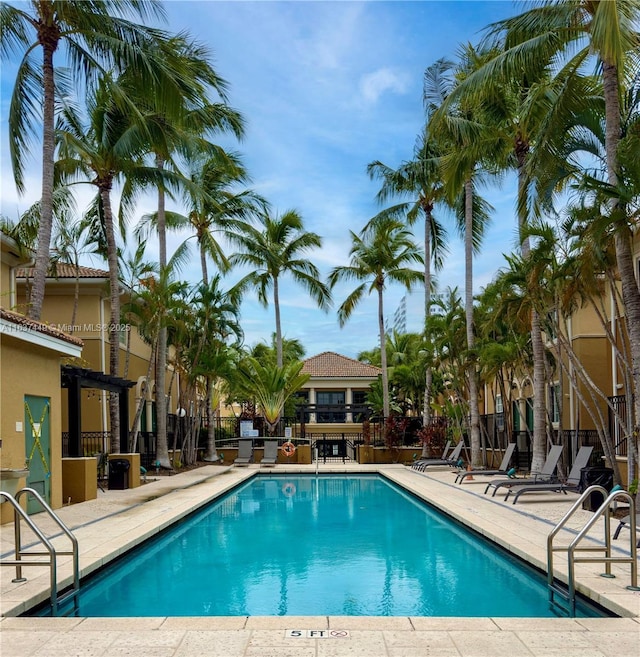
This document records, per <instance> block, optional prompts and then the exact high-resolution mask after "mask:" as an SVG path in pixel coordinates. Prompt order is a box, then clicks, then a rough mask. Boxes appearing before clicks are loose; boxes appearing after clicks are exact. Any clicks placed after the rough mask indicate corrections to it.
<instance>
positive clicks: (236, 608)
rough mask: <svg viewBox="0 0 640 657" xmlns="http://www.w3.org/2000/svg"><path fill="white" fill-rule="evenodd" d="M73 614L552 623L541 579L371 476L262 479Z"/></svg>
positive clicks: (154, 545) (89, 596) (91, 591)
mask: <svg viewBox="0 0 640 657" xmlns="http://www.w3.org/2000/svg"><path fill="white" fill-rule="evenodd" d="M61 611H62V613H65V610H64V609H63V610H61ZM66 613H75V614H76V615H78V616H238V615H242V616H245V615H247V616H257V615H276V616H282V615H296V616H297V615H304V616H307V615H310V616H314V615H347V616H409V615H412V616H525V617H533V616H553V615H555V614H554V613H553V611H552V610H551V609H550V608H549V603H548V600H547V590H546V581H545V580H544V579H543V577H542V576H540V575H539V574H538V573H536V572H535V571H533V570H532V569H530V568H528V567H526V566H524V565H523V564H522V563H520V562H519V561H517V560H516V559H514V558H512V557H510V556H509V555H508V554H507V553H505V552H503V551H501V550H500V549H498V548H496V547H495V546H494V545H492V544H490V543H488V542H485V541H483V540H482V539H480V538H478V537H477V536H475V535H474V534H471V533H469V532H468V531H466V530H465V529H464V528H463V527H461V526H459V525H458V524H456V523H454V522H452V521H450V520H448V519H447V518H446V517H444V516H442V515H441V514H439V513H438V512H436V511H434V510H432V509H431V508H430V507H429V506H428V505H425V504H423V503H422V502H420V501H418V500H416V499H415V498H413V497H412V496H411V495H409V494H407V493H406V492H404V491H403V490H402V489H400V488H399V487H397V486H395V485H394V484H392V483H390V482H388V481H387V480H386V479H384V478H382V477H378V476H371V475H369V476H355V477H354V476H349V477H343V476H319V477H314V476H305V475H302V476H294V477H291V476H286V477H283V476H275V475H274V476H258V477H255V478H254V479H252V480H250V481H249V482H247V483H246V484H244V485H242V486H241V487H239V488H237V489H235V490H234V491H232V492H231V493H229V494H227V495H226V496H225V497H224V498H222V499H220V500H219V501H217V502H215V503H213V504H211V505H210V506H208V507H207V508H206V509H203V510H201V511H199V512H198V513H197V514H195V515H194V516H192V517H190V518H189V519H187V520H185V521H183V522H181V523H179V524H178V525H176V526H175V527H174V528H172V529H171V530H169V531H168V532H166V533H164V534H162V535H161V536H159V537H158V538H156V539H154V540H152V541H150V542H147V543H146V544H145V545H144V546H141V548H138V549H136V550H135V551H133V552H131V553H129V554H128V555H126V556H125V557H124V558H123V559H121V560H119V561H118V562H117V563H115V564H113V565H112V566H110V567H109V568H107V569H105V570H104V571H103V572H102V573H101V574H100V575H98V576H96V577H94V578H93V579H92V580H90V581H89V582H88V583H87V584H86V585H83V588H82V590H81V593H80V596H79V600H78V603H77V607H76V610H75V612H74V611H73V610H72V609H71V610H70V611H69V610H67V612H66ZM578 613H579V615H582V616H584V615H597V614H595V613H594V612H592V611H591V610H590V609H588V608H585V607H581V608H580V609H579V612H578Z"/></svg>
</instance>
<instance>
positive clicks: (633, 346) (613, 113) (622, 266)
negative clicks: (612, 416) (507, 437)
mask: <svg viewBox="0 0 640 657" xmlns="http://www.w3.org/2000/svg"><path fill="white" fill-rule="evenodd" d="M602 76H603V88H604V102H605V128H606V130H605V149H606V156H607V173H608V180H609V184H610V185H617V184H618V168H619V164H618V144H619V142H620V137H621V132H622V128H621V119H620V101H619V91H620V89H619V80H618V70H617V68H616V66H615V65H614V64H610V63H608V62H603V65H602ZM616 206H617V202H616V201H615V200H614V201H612V202H611V207H610V210H611V212H612V214H613V213H615V212H616ZM631 240H632V235H631V232H630V231H629V229H628V228H627V227H626V225H625V227H624V228H622V229H618V230H617V231H616V233H615V248H616V260H617V264H618V272H619V274H620V282H621V286H622V298H623V300H624V305H625V322H626V326H627V332H628V336H629V350H630V352H631V370H632V378H633V390H629V391H627V397H628V398H630V399H629V401H631V400H633V405H634V421H633V430H632V432H631V435H629V436H627V440H628V441H629V442H630V443H631V444H630V445H629V454H630V455H631V459H630V461H631V463H630V466H632V467H630V468H629V470H630V472H629V479H630V480H633V478H635V477H636V476H637V475H636V474H635V472H634V470H635V469H636V468H637V464H636V463H634V456H633V455H634V454H635V451H636V447H637V440H638V434H639V433H640V289H639V288H638V283H637V281H636V278H635V271H634V264H633V251H632V249H631Z"/></svg>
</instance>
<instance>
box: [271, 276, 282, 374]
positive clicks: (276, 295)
mask: <svg viewBox="0 0 640 657" xmlns="http://www.w3.org/2000/svg"><path fill="white" fill-rule="evenodd" d="M273 305H274V308H275V313H276V358H277V360H276V363H277V365H278V367H280V368H281V367H282V363H283V356H282V326H281V323H280V294H279V287H278V277H277V276H274V278H273Z"/></svg>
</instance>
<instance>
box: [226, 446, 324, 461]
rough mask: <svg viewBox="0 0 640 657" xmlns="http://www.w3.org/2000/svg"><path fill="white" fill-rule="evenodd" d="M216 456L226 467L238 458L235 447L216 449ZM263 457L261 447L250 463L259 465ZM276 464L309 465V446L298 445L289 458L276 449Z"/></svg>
mask: <svg viewBox="0 0 640 657" xmlns="http://www.w3.org/2000/svg"><path fill="white" fill-rule="evenodd" d="M218 455H219V456H222V459H223V460H222V463H223V464H226V465H230V464H233V462H234V460H235V459H236V458H237V457H238V448H237V447H224V448H222V449H218ZM263 457H264V449H263V448H262V447H256V448H255V449H254V450H253V461H252V463H258V464H259V463H260V461H261V460H262V458H263ZM278 463H279V464H283V465H286V464H287V463H297V464H301V465H304V464H306V465H309V464H310V463H311V446H310V445H298V447H297V448H296V451H295V452H294V454H293V455H292V456H291V457H287V456H286V454H285V453H284V452H283V451H282V450H281V449H278Z"/></svg>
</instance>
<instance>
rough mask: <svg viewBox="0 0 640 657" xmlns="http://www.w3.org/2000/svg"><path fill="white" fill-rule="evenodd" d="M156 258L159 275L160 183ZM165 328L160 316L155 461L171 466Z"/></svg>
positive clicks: (162, 254) (162, 257)
mask: <svg viewBox="0 0 640 657" xmlns="http://www.w3.org/2000/svg"><path fill="white" fill-rule="evenodd" d="M156 166H157V167H158V169H162V168H163V167H164V160H163V159H162V158H161V157H160V156H157V157H156ZM158 259H159V261H160V273H161V275H162V274H163V272H164V271H165V269H166V267H167V228H166V217H165V197H164V187H163V186H162V184H161V185H160V186H159V187H158ZM166 379H167V328H166V326H165V321H164V316H162V314H161V316H160V330H159V331H158V357H157V359H156V461H157V462H159V463H160V467H162V468H171V463H170V462H169V444H168V440H167V395H166V383H167V381H166Z"/></svg>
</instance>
